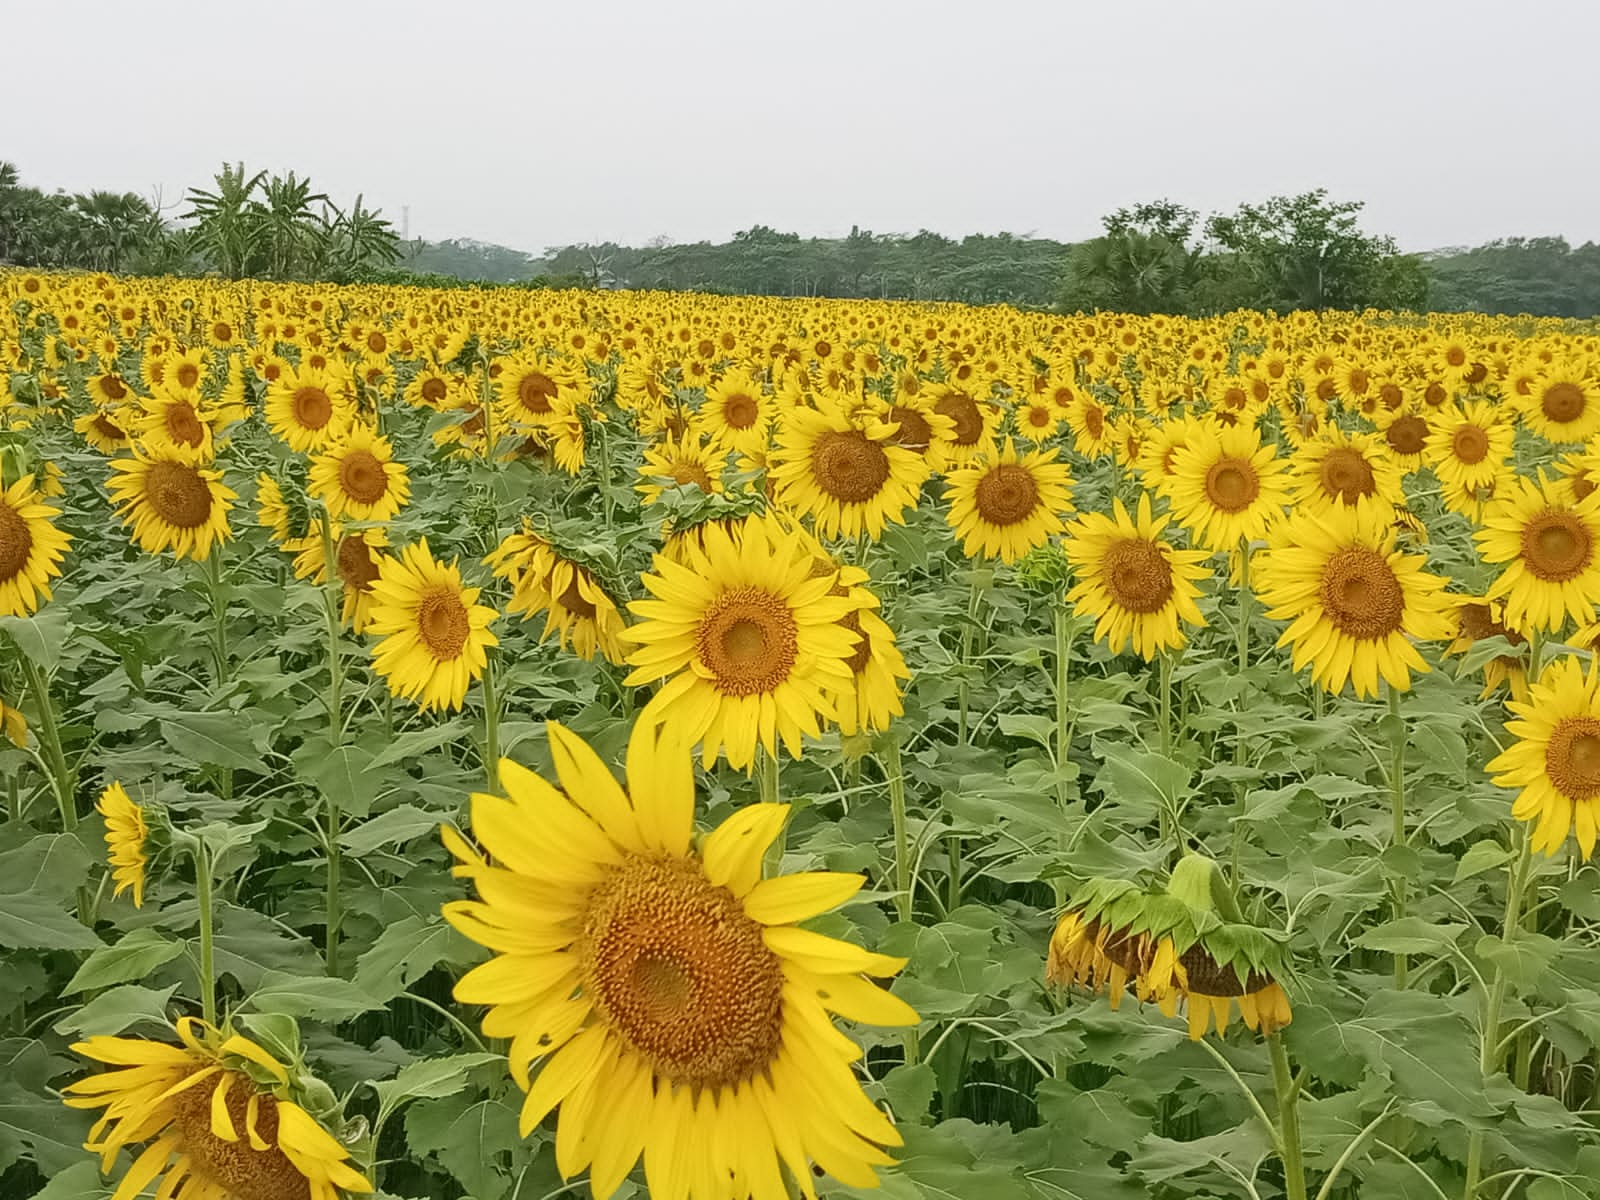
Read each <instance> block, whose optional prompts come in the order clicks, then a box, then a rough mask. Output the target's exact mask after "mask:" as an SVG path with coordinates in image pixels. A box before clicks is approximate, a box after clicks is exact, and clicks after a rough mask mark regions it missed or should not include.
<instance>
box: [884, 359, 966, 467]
mask: <svg viewBox="0 0 1600 1200" xmlns="http://www.w3.org/2000/svg"><path fill="white" fill-rule="evenodd" d="M911 378H912V379H915V380H917V390H916V391H908V390H906V388H905V387H904V386H901V388H900V390H899V391H898V392H897V393H896V395H895V399H894V402H893V403H892V404H889V405H888V406H887V407H886V408H885V409H884V411H883V420H884V422H885V423H887V424H889V425H893V426H894V435H893V437H894V441H895V442H896V443H897V444H899V445H901V446H904V447H905V448H906V449H907V450H914V451H916V452H917V453H918V454H920V455H922V457H923V458H924V459H928V460H930V461H931V459H932V457H933V456H934V455H935V454H936V453H937V447H939V446H940V445H943V444H944V443H946V442H950V441H953V440H954V439H955V434H956V423H955V421H954V420H953V419H952V418H951V417H950V416H948V415H947V414H945V413H942V412H939V411H937V410H936V409H935V407H934V406H935V405H936V404H937V403H938V401H939V396H938V395H937V394H935V393H934V392H933V391H932V390H930V389H925V388H923V387H922V381H921V379H920V378H918V376H916V375H915V374H913V375H912V376H911Z"/></svg>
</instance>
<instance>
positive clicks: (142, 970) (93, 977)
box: [61, 929, 183, 996]
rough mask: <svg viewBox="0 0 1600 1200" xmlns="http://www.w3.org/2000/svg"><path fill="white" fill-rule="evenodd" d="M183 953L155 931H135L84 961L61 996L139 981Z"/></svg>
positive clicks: (181, 945)
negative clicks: (134, 980)
mask: <svg viewBox="0 0 1600 1200" xmlns="http://www.w3.org/2000/svg"><path fill="white" fill-rule="evenodd" d="M182 953H183V943H182V942H176V941H173V940H172V939H171V938H168V937H166V936H165V935H164V934H162V933H161V932H160V931H159V930H155V929H135V930H134V931H133V932H132V933H129V934H127V935H126V936H125V937H123V938H122V939H121V940H120V941H118V942H116V943H115V944H114V945H110V946H102V947H100V948H99V949H98V950H96V951H95V952H94V953H93V954H91V955H89V957H88V958H86V959H84V961H83V965H82V966H80V967H79V968H78V970H77V973H76V974H74V975H73V977H72V978H71V979H70V980H68V981H67V985H66V986H65V987H64V988H62V989H61V990H62V993H63V994H64V995H68V996H71V995H74V994H75V993H77V992H89V991H93V990H94V989H95V988H103V987H108V986H110V985H111V984H113V983H126V982H128V981H129V980H133V979H143V978H145V976H147V975H149V974H150V972H151V971H154V970H155V969H156V968H157V967H159V966H160V965H161V964H162V963H166V962H171V961H172V960H173V959H175V958H177V957H178V955H180V954H182Z"/></svg>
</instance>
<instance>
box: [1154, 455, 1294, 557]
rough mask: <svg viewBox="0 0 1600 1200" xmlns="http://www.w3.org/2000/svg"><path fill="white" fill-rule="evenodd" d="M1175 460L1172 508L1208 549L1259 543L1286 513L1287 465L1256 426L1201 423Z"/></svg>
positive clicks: (1230, 547)
mask: <svg viewBox="0 0 1600 1200" xmlns="http://www.w3.org/2000/svg"><path fill="white" fill-rule="evenodd" d="M1172 464H1173V480H1172V484H1171V500H1172V508H1173V512H1174V514H1175V515H1176V516H1177V519H1178V520H1179V521H1181V522H1182V523H1183V524H1184V525H1185V526H1186V527H1187V528H1188V529H1189V531H1190V532H1191V533H1192V534H1193V535H1194V537H1195V540H1196V541H1197V542H1199V543H1200V544H1201V545H1202V546H1205V547H1207V548H1208V549H1212V550H1227V549H1232V548H1233V547H1235V546H1237V545H1238V544H1239V543H1240V542H1241V541H1255V540H1256V539H1257V538H1260V537H1262V536H1263V535H1264V534H1265V533H1266V531H1267V526H1268V524H1270V523H1271V522H1272V521H1273V520H1274V519H1275V518H1276V517H1277V516H1278V515H1279V514H1280V513H1281V512H1282V511H1283V506H1284V503H1285V501H1286V500H1287V493H1286V489H1285V485H1284V480H1283V473H1284V464H1283V462H1282V461H1281V460H1280V459H1279V458H1278V457H1277V453H1276V451H1275V450H1274V448H1273V447H1272V446H1270V445H1267V446H1263V445H1262V444H1261V438H1260V435H1259V434H1258V433H1257V431H1256V430H1255V429H1252V428H1246V427H1243V426H1239V427H1236V428H1233V429H1221V430H1218V429H1215V428H1211V427H1202V428H1201V429H1199V430H1198V431H1197V432H1196V433H1195V434H1194V436H1193V437H1191V438H1190V439H1188V440H1187V441H1186V442H1185V443H1184V444H1183V445H1182V446H1181V447H1179V448H1178V449H1177V450H1176V451H1174V452H1173V456H1172Z"/></svg>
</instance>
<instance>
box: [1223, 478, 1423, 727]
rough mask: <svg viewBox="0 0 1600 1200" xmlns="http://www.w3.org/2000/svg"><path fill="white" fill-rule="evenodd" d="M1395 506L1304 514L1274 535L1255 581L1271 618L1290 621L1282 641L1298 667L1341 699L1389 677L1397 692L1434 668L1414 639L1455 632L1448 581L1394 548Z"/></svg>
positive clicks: (1368, 691) (1365, 692)
mask: <svg viewBox="0 0 1600 1200" xmlns="http://www.w3.org/2000/svg"><path fill="white" fill-rule="evenodd" d="M1396 537H1397V535H1396V533H1395V530H1394V527H1393V525H1392V523H1391V521H1390V517H1389V513H1388V510H1386V509H1385V508H1384V507H1383V506H1382V505H1378V504H1374V503H1372V502H1371V501H1369V502H1368V503H1366V504H1363V505H1360V506H1359V507H1357V508H1335V509H1333V510H1331V511H1329V512H1325V513H1320V514H1319V513H1312V512H1296V513H1295V514H1294V515H1293V516H1292V517H1290V518H1289V519H1288V520H1286V521H1284V522H1282V523H1281V524H1279V525H1278V526H1277V527H1276V528H1274V529H1273V531H1272V540H1271V544H1270V546H1269V548H1268V549H1267V551H1266V553H1264V554H1262V555H1260V556H1259V558H1258V559H1257V571H1256V574H1255V577H1254V583H1255V587H1256V590H1257V592H1258V593H1259V594H1260V596H1261V600H1262V603H1263V604H1265V605H1266V606H1267V615H1268V616H1269V617H1271V618H1272V619H1273V620H1276V621H1289V622H1291V624H1290V625H1289V628H1288V629H1286V630H1284V632H1283V636H1282V637H1280V638H1279V639H1278V644H1279V645H1280V646H1292V647H1293V648H1294V669H1295V670H1296V671H1298V670H1300V669H1301V668H1302V667H1304V666H1305V665H1306V664H1307V663H1310V664H1311V676H1312V678H1313V679H1314V680H1316V682H1317V683H1318V684H1319V685H1320V686H1321V687H1322V688H1323V689H1324V690H1325V691H1328V692H1331V693H1333V694H1335V695H1337V694H1338V693H1339V692H1340V691H1342V690H1343V689H1344V685H1345V681H1346V680H1347V679H1348V680H1349V681H1350V684H1351V685H1352V686H1353V687H1354V688H1355V692H1356V695H1357V696H1358V697H1363V698H1364V697H1368V696H1376V695H1377V694H1378V681H1379V679H1380V678H1382V679H1383V680H1384V681H1386V682H1387V683H1388V685H1389V686H1390V687H1391V688H1394V689H1395V690H1396V691H1406V690H1408V689H1409V688H1410V687H1411V673H1412V672H1417V673H1418V674H1421V673H1423V672H1425V671H1427V670H1429V669H1430V668H1429V667H1428V664H1427V663H1426V662H1425V661H1424V660H1423V657H1422V655H1421V654H1419V653H1418V652H1417V647H1416V644H1415V643H1416V642H1419V641H1438V640H1441V639H1443V638H1447V637H1450V636H1451V635H1452V634H1453V633H1454V632H1455V623H1454V621H1453V619H1452V615H1453V610H1454V603H1453V601H1452V600H1451V599H1450V597H1448V596H1446V595H1445V594H1444V589H1445V587H1446V586H1447V585H1448V584H1449V582H1450V581H1449V580H1447V579H1444V578H1442V577H1440V576H1438V575H1430V574H1428V573H1427V572H1426V571H1424V570H1423V566H1424V564H1425V563H1426V562H1427V559H1426V558H1425V557H1424V556H1422V555H1419V554H1404V553H1402V552H1400V551H1399V550H1398V549H1397V548H1396V546H1395V542H1396Z"/></svg>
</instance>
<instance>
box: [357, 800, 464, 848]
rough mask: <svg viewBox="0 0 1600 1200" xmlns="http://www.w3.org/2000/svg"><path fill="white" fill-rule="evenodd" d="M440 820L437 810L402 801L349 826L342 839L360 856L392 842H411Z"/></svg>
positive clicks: (437, 825) (434, 829)
mask: <svg viewBox="0 0 1600 1200" xmlns="http://www.w3.org/2000/svg"><path fill="white" fill-rule="evenodd" d="M440 821H441V817H440V816H439V814H438V813H436V812H429V811H428V810H427V809H425V808H418V807H417V806H416V805H415V804H402V805H401V806H400V807H399V808H391V809H390V810H389V811H388V812H386V813H382V814H380V815H379V816H376V817H373V818H372V820H370V821H366V822H363V823H362V824H360V825H357V826H355V827H354V828H352V829H350V830H348V831H347V832H346V833H345V834H344V835H343V836H341V837H340V838H339V841H340V843H341V844H342V845H343V846H344V848H345V849H346V850H347V851H349V852H350V853H351V854H353V855H355V856H356V857H357V858H360V857H361V856H362V855H364V854H370V853H371V852H372V851H374V850H376V849H377V848H378V847H379V846H386V845H388V844H389V843H390V842H409V841H410V840H411V839H412V838H414V837H421V836H422V835H423V834H425V833H434V832H436V831H437V830H438V828H439V824H440Z"/></svg>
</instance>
